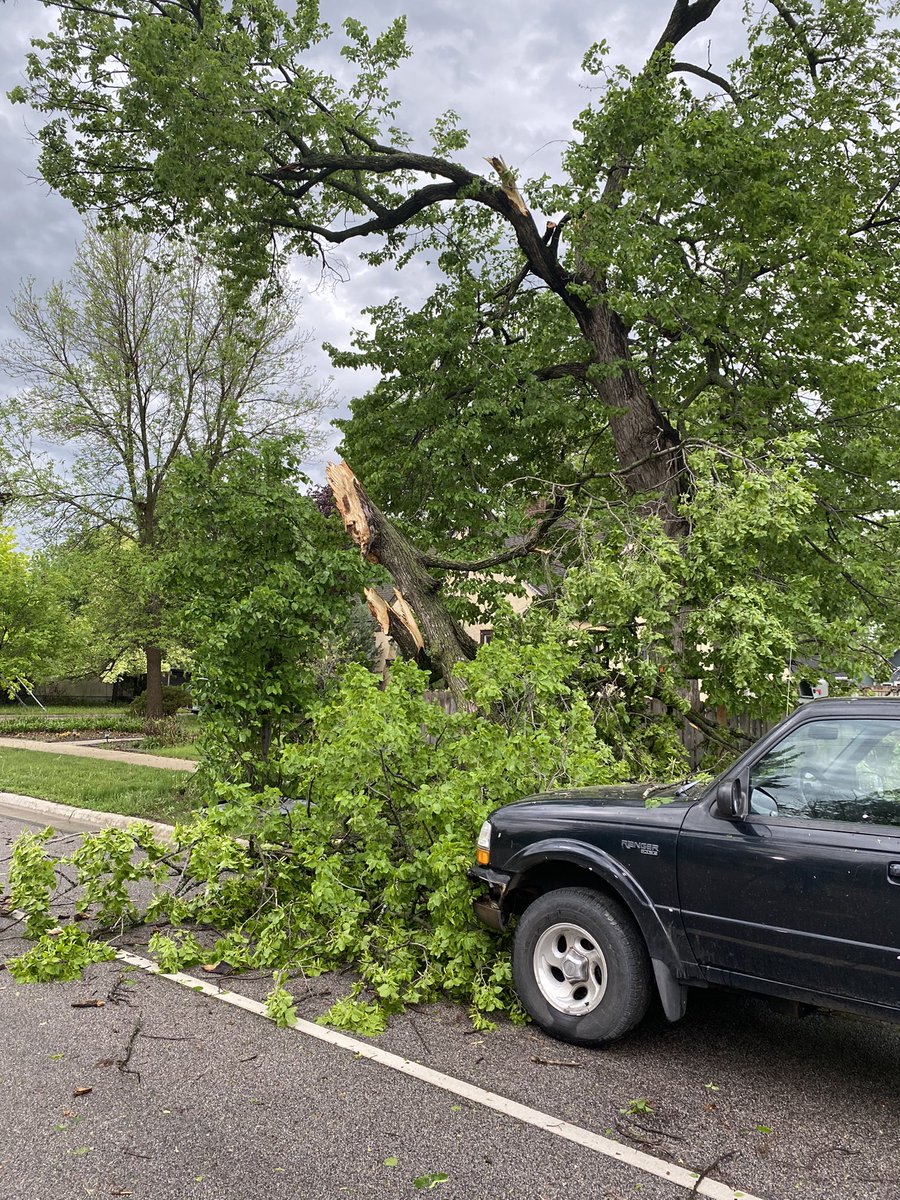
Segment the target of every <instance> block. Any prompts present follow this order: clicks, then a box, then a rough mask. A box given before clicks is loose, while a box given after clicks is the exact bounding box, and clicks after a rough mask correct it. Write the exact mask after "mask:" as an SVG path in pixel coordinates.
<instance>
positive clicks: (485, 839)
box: [475, 821, 492, 867]
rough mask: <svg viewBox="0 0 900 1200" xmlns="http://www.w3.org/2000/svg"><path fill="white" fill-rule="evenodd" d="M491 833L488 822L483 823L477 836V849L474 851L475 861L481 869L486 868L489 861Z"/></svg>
mask: <svg viewBox="0 0 900 1200" xmlns="http://www.w3.org/2000/svg"><path fill="white" fill-rule="evenodd" d="M491 832H492V830H491V823H490V821H485V823H484V824H483V825H482V827H481V831H480V832H479V834H478V841H477V843H476V845H477V846H478V849H477V850H476V851H475V861H476V862H477V863H478V864H479V866H482V867H486V866H487V865H488V863H489V862H490V861H491Z"/></svg>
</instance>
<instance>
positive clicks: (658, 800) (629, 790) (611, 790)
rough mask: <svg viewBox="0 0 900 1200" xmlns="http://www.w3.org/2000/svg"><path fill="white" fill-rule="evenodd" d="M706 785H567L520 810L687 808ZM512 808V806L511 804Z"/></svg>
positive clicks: (525, 802) (527, 801)
mask: <svg viewBox="0 0 900 1200" xmlns="http://www.w3.org/2000/svg"><path fill="white" fill-rule="evenodd" d="M704 791H705V788H704V786H703V785H702V784H700V783H614V784H609V785H608V786H605V787H582V788H566V789H565V790H562V791H558V792H540V793H538V794H537V795H535V796H528V797H526V798H525V799H524V800H519V801H518V802H517V804H516V805H515V807H516V808H517V809H519V810H522V809H523V808H525V807H527V806H530V805H540V806H541V807H542V808H543V807H550V808H556V807H558V806H565V807H567V808H588V809H595V808H650V809H653V808H659V807H660V806H663V805H664V806H665V807H666V808H668V807H670V806H673V805H674V806H675V807H677V808H687V807H688V806H689V805H691V804H694V803H696V801H697V800H698V799H699V798H700V796H701V795H702V794H703V792H704ZM507 807H510V806H507Z"/></svg>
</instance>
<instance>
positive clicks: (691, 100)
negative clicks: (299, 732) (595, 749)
mask: <svg viewBox="0 0 900 1200" xmlns="http://www.w3.org/2000/svg"><path fill="white" fill-rule="evenodd" d="M720 3H721V0H675V3H674V5H673V7H672V10H671V13H670V14H669V16H668V19H667V20H666V22H665V24H664V27H663V28H662V30H661V32H660V35H659V38H658V40H657V42H656V44H655V46H654V49H653V52H652V54H651V56H650V58H649V60H648V62H647V63H646V65H645V66H644V67H643V68H642V69H641V70H640V71H638V72H637V73H629V72H627V71H625V70H622V69H619V70H614V69H610V68H609V67H608V66H607V61H606V60H607V54H608V48H607V47H606V45H605V44H604V43H598V44H597V45H595V46H594V47H592V48H591V49H590V50H589V51H588V53H587V56H586V58H585V66H586V68H587V69H588V70H589V71H591V72H593V73H594V74H595V75H597V76H598V80H599V81H600V85H601V86H599V87H598V88H597V90H596V98H595V99H593V100H592V103H591V104H590V105H589V107H588V108H586V109H585V110H584V111H583V112H582V113H581V114H580V115H579V116H578V117H577V118H576V120H575V123H574V137H573V140H572V142H571V144H570V146H569V148H568V151H567V153H566V155H565V158H564V168H565V178H564V179H563V180H561V181H559V182H556V183H551V182H549V181H546V180H543V181H536V182H534V183H531V184H527V183H525V182H524V181H518V180H517V178H516V173H515V170H514V169H513V165H509V166H508V165H507V164H506V163H505V162H504V160H503V158H502V157H501V155H502V152H503V149H504V148H503V147H489V148H485V149H487V150H488V152H489V154H490V155H491V157H490V158H489V160H488V161H489V162H490V164H491V168H492V170H491V173H490V175H486V174H483V173H482V172H481V170H480V169H479V168H477V167H475V166H474V165H472V163H473V161H474V159H473V157H471V156H469V155H467V153H466V146H467V139H466V135H465V133H464V132H463V131H461V130H460V129H458V128H457V126H456V124H455V121H454V119H453V117H452V114H445V115H444V116H443V117H439V118H437V120H436V121H435V124H434V126H433V131H432V144H431V145H429V146H425V147H419V148H414V147H413V146H412V145H411V143H410V139H409V138H407V137H406V136H405V135H404V134H403V133H402V132H401V131H399V130H397V129H396V127H395V124H394V122H395V115H396V105H395V103H394V101H393V99H392V98H391V95H390V91H389V88H388V83H387V77H388V74H389V72H390V70H391V68H392V67H394V66H395V65H396V63H397V62H398V61H399V59H400V58H401V57H402V56H403V55H405V54H406V53H407V48H406V46H405V43H404V27H403V23H402V21H398V22H396V23H395V24H394V25H392V26H391V27H390V28H389V29H388V30H387V31H386V32H385V33H384V34H382V35H381V36H378V37H371V36H370V35H369V34H368V32H367V31H366V30H365V28H364V27H363V26H362V25H361V24H360V23H359V22H357V21H353V20H348V21H346V22H345V24H344V29H345V32H346V34H347V44H346V45H345V46H344V48H343V50H342V54H343V57H344V60H345V63H344V67H346V64H347V63H348V62H349V64H352V66H353V67H354V68H355V72H356V74H355V78H353V79H352V80H350V81H349V82H347V71H346V69H341V70H335V73H334V74H329V73H328V72H326V71H324V70H323V69H322V68H321V66H320V65H319V64H320V63H321V61H322V54H321V50H316V53H315V54H311V53H310V51H311V50H313V48H314V47H316V45H317V43H319V42H321V41H323V40H324V38H325V37H326V32H327V31H326V30H325V29H324V27H323V26H322V25H321V24H320V22H319V19H318V10H317V6H316V4H315V3H314V2H313V0H300V2H299V3H298V4H297V6H296V9H295V11H294V13H293V15H291V16H288V15H287V14H286V13H285V12H283V11H282V10H280V9H279V7H278V6H277V5H276V4H275V3H273V2H271V0H257V2H255V3H253V4H247V3H238V2H232V3H228V2H226V0H202V2H199V3H194V2H193V0H187V2H182V0H112V2H107V0H104V3H102V4H100V3H98V2H97V3H95V2H94V0H84V2H83V3H81V2H80V3H78V4H76V5H70V4H59V5H58V7H59V9H60V29H59V32H58V33H55V34H52V35H50V36H49V37H48V38H47V39H45V40H44V41H42V42H40V43H37V45H36V50H35V53H34V54H33V55H32V56H31V57H30V59H29V67H28V73H29V78H30V84H29V86H28V87H27V88H25V89H22V90H21V91H19V92H17V93H16V95H17V96H18V98H23V99H24V98H27V99H28V100H29V101H30V102H31V103H32V104H33V105H35V106H37V107H38V108H39V109H41V110H43V111H44V112H46V113H49V114H53V119H52V120H51V121H50V122H49V123H48V124H47V125H46V126H45V128H44V129H43V130H42V132H41V134H40V138H41V141H42V142H43V153H42V171H43V174H44V177H45V178H46V179H47V181H48V182H49V183H50V184H51V185H52V186H54V187H56V188H58V189H59V190H60V191H62V192H63V194H65V195H67V196H69V197H70V198H71V199H72V200H73V201H74V202H75V203H76V204H77V205H79V206H81V207H85V206H88V205H93V206H97V207H98V208H99V209H100V210H101V211H103V212H105V213H107V214H108V215H110V216H117V215H119V214H124V215H125V216H126V218H127V219H128V220H131V221H134V222H135V223H137V224H138V225H140V226H142V227H144V228H150V229H154V230H161V229H169V228H172V227H178V228H185V229H186V230H188V231H189V232H190V233H191V235H192V236H193V237H195V238H197V239H198V240H199V242H200V243H201V244H203V245H205V246H207V247H208V248H209V253H211V254H213V255H216V256H217V257H218V260H219V261H220V262H222V263H226V262H227V263H228V265H229V268H230V270H231V272H232V274H233V275H234V276H235V278H236V279H237V280H239V281H243V282H244V283H245V284H249V283H252V282H253V281H255V280H257V279H259V278H261V277H263V276H264V275H265V274H266V273H267V272H268V271H269V269H270V266H271V262H272V258H273V255H275V256H277V255H278V254H279V253H292V252H299V253H302V254H307V255H313V256H321V257H325V258H327V255H328V253H329V251H330V249H331V248H332V247H336V246H340V245H341V244H344V243H347V242H352V241H354V240H359V241H361V242H362V244H363V245H364V246H365V247H366V248H367V252H368V253H369V254H370V255H371V256H372V257H373V259H374V260H375V261H383V260H385V259H390V258H394V259H396V260H397V261H398V263H399V264H400V265H402V263H403V262H404V261H406V258H407V257H408V256H409V255H410V254H412V253H414V252H415V251H416V250H418V249H421V248H423V247H424V248H425V250H426V253H429V254H431V255H434V254H436V255H437V259H438V263H439V266H440V268H441V270H442V272H443V277H442V278H441V279H440V281H439V283H438V286H437V288H436V291H435V294H434V296H433V297H432V298H431V299H430V300H429V301H428V302H427V303H426V304H425V305H424V306H423V308H422V309H421V310H420V311H418V312H412V311H409V310H407V309H406V308H404V307H403V306H402V305H401V304H400V303H399V302H396V303H394V304H392V305H388V306H387V307H386V308H384V309H382V310H378V311H376V312H375V313H374V314H373V318H374V333H373V335H372V336H371V338H365V337H363V338H360V339H359V341H358V345H357V348H356V351H355V352H353V353H350V354H345V355H344V357H343V361H344V362H363V361H366V362H371V363H374V364H375V365H377V366H378V367H379V368H380V369H381V370H382V372H383V373H384V381H383V383H382V384H381V385H380V386H379V387H378V388H376V389H375V391H374V392H373V393H372V394H371V395H370V396H369V397H367V398H365V399H364V400H361V401H360V402H359V403H358V404H357V405H356V407H355V409H354V414H353V417H352V420H351V422H350V423H349V425H348V426H347V428H346V444H347V447H348V453H349V454H351V455H352V462H353V465H354V467H355V468H356V470H357V471H359V473H360V475H362V476H363V478H364V479H365V480H366V482H367V483H368V485H369V487H370V489H371V491H372V493H373V495H375V496H376V497H377V499H378V500H379V501H380V505H381V506H380V507H379V506H378V505H376V504H375V503H373V502H372V500H371V499H370V498H369V497H368V496H367V495H366V493H365V492H364V491H363V490H362V488H361V486H360V485H359V483H358V482H357V481H356V480H354V479H352V478H349V477H348V476H347V474H346V473H342V474H340V475H336V476H335V477H334V478H335V482H336V485H337V491H338V493H339V499H340V502H341V505H342V511H343V513H344V515H345V519H346V521H347V523H348V528H349V529H350V530H351V532H352V533H353V535H354V537H355V538H356V540H357V541H358V543H359V545H360V547H361V549H362V550H363V551H364V553H366V554H367V555H368V556H369V557H370V558H373V559H377V560H380V561H382V562H383V563H384V564H385V565H386V566H387V568H388V569H389V570H390V571H391V572H392V574H393V575H394V578H395V581H396V582H397V584H398V589H399V591H400V592H401V593H402V595H401V598H400V600H399V601H398V604H397V606H396V612H395V617H394V619H395V621H396V623H397V625H398V630H399V629H400V628H402V630H403V634H404V636H406V637H407V638H408V640H409V641H410V644H411V646H412V648H413V649H415V647H416V641H417V638H419V639H421V640H424V641H425V643H426V644H427V647H428V649H429V650H430V653H431V656H432V658H433V659H434V660H436V661H437V662H438V663H439V664H440V665H441V666H442V667H443V668H444V669H445V670H446V671H449V670H450V669H451V668H452V664H453V662H454V661H455V660H458V659H459V658H465V657H468V656H470V655H471V654H472V653H473V652H474V646H473V645H472V644H471V642H470V641H469V640H468V639H467V638H466V637H465V635H464V634H463V633H462V631H461V629H460V627H459V626H458V624H457V623H456V622H455V621H454V619H453V618H452V617H450V616H449V615H448V614H447V612H446V606H445V605H444V603H443V600H442V598H441V595H440V588H441V581H442V580H443V579H444V578H445V577H446V576H447V575H448V574H449V575H450V576H454V575H457V574H459V573H460V572H462V573H464V574H465V573H469V574H470V573H472V572H473V571H474V572H480V573H482V574H483V573H485V572H488V573H489V572H492V571H494V572H495V571H497V570H499V569H501V568H502V569H503V570H504V571H512V570H515V569H516V568H515V564H516V563H517V562H521V561H522V559H523V557H525V556H527V555H529V554H531V552H532V551H535V550H544V551H547V550H548V549H552V550H553V552H554V553H555V554H556V556H557V557H558V558H559V560H560V561H561V562H562V563H563V564H566V563H567V562H569V561H571V557H570V558H569V559H567V555H570V550H569V549H567V547H566V546H564V545H563V542H564V541H566V539H568V541H569V542H570V543H572V544H578V545H579V548H580V550H581V551H582V557H587V558H588V559H591V558H592V557H593V559H594V561H593V562H589V563H588V564H587V567H586V568H585V569H584V572H583V574H582V576H581V577H580V580H581V582H580V584H579V579H578V577H576V578H575V593H576V598H575V601H573V604H574V607H573V615H575V616H578V617H580V618H581V619H585V620H590V621H593V622H598V623H599V622H602V623H605V624H609V623H610V618H611V616H616V617H619V618H621V622H622V623H624V624H627V625H629V626H630V628H631V630H632V634H633V639H632V644H633V646H634V647H636V648H637V650H639V651H640V650H641V645H642V643H641V637H642V636H644V635H643V634H642V633H641V630H642V629H644V628H645V627H647V623H648V622H649V625H650V627H653V628H657V626H656V625H654V619H655V618H656V617H659V618H660V622H659V625H658V628H661V627H662V625H663V624H667V626H668V629H667V633H666V635H665V638H666V640H667V642H668V644H670V645H672V646H674V647H676V648H677V649H679V650H680V649H682V648H684V649H686V650H689V651H690V654H691V655H693V659H694V661H693V662H692V663H691V664H689V666H688V667H686V669H687V670H689V671H690V672H694V673H705V674H707V675H711V676H713V677H714V678H715V677H717V678H719V679H721V678H722V677H723V676H724V675H726V674H727V673H728V672H729V671H730V670H731V671H733V672H734V673H735V675H736V677H740V680H741V687H742V688H743V689H744V690H747V689H748V688H749V689H751V690H752V688H753V686H754V685H755V684H757V683H758V680H757V679H755V678H754V671H755V672H756V675H757V676H759V675H760V673H762V675H763V676H766V675H772V676H774V675H776V674H777V670H776V667H777V664H778V662H779V661H781V660H782V658H783V656H786V655H787V653H788V652H789V650H791V649H793V648H794V647H796V648H797V649H798V650H803V651H804V652H805V653H807V654H809V653H812V652H814V651H817V652H823V651H826V650H827V649H828V648H829V647H830V648H831V649H834V648H835V647H837V646H840V647H841V649H842V652H843V653H845V655H847V656H851V655H852V651H851V650H850V649H848V645H850V644H854V645H855V644H856V643H860V644H862V643H865V642H866V641H867V640H868V639H870V638H871V637H872V636H878V635H879V634H882V633H883V632H884V631H885V630H887V629H896V628H897V625H898V622H897V602H896V596H897V594H898V593H897V588H896V578H895V572H894V567H893V564H894V563H895V562H896V561H897V554H896V550H897V545H896V540H897V539H896V526H895V523H894V517H893V514H894V513H895V512H896V511H897V510H898V503H897V472H896V467H895V460H896V455H895V450H894V448H895V447H896V445H897V441H898V434H900V418H898V406H897V403H896V396H897V382H898V381H897V365H896V362H895V354H894V347H895V346H896V342H897V332H898V316H900V306H898V294H897V289H896V285H895V271H894V264H895V262H896V260H897V252H898V249H900V244H898V243H900V187H898V180H900V158H898V142H900V122H898V119H897V118H898V113H897V97H898V90H900V88H898V51H897V38H896V30H895V29H894V28H893V25H892V22H893V16H892V13H891V12H890V11H889V8H888V6H883V5H882V4H880V3H878V2H877V0H818V2H816V0H796V2H794V3H790V4H789V3H787V0H771V2H770V3H769V4H767V5H765V6H763V8H762V10H761V12H759V13H758V14H756V15H754V16H752V18H751V19H750V20H749V23H748V26H747V37H748V49H747V52H746V54H745V55H744V56H743V57H742V58H740V59H738V60H737V61H736V62H735V63H733V64H732V65H731V67H730V68H721V69H717V70H713V69H712V68H711V67H709V66H704V65H700V64H693V63H690V62H685V61H683V60H681V59H680V58H679V54H678V47H679V45H680V44H681V43H682V42H683V41H684V40H685V39H686V38H687V37H688V35H690V34H691V33H693V32H694V31H695V30H697V29H698V27H700V26H702V25H703V23H704V22H705V21H707V20H708V19H709V18H710V16H711V15H712V14H713V12H714V11H715V10H716V9H717V8H719V6H720ZM538 213H543V214H544V216H543V218H542V217H539V216H538V215H536V214H538ZM548 218H549V219H548ZM398 460H399V465H398ZM383 509H384V510H387V511H388V512H389V513H391V514H393V515H394V516H400V517H401V518H406V519H407V520H408V521H409V522H410V526H411V525H412V523H413V522H414V523H415V525H416V526H417V527H419V528H420V529H421V528H422V527H424V529H425V531H426V537H425V538H424V539H423V538H422V537H419V538H416V539H414V540H411V539H410V537H409V536H408V533H409V528H407V530H406V532H404V531H403V530H402V529H400V528H398V527H397V526H396V524H395V523H394V522H393V521H391V520H389V519H388V518H386V517H385V516H384V513H383V511H382V510H383ZM538 514H539V515H538ZM463 532H465V533H467V534H468V535H469V538H470V541H471V543H472V547H473V549H474V552H475V553H474V556H473V555H470V556H469V560H468V561H467V562H461V561H459V559H460V549H461V546H460V536H461V534H462V533H463ZM564 535H565V536H564ZM585 546H587V547H588V548H589V553H588V554H587V555H585V554H584V553H583V552H584V549H585ZM426 547H427V548H426ZM546 560H547V555H546V554H545V555H543V556H542V558H541V560H540V561H546ZM526 561H531V560H530V559H528V560H526ZM613 563H614V564H615V566H616V578H617V579H618V582H619V584H620V583H621V580H622V579H629V581H630V584H629V586H630V588H631V593H632V595H633V596H634V597H638V598H639V600H638V601H637V603H639V607H637V608H635V606H634V603H632V602H630V601H629V600H628V598H627V597H625V596H624V595H622V594H621V588H619V591H618V592H617V590H616V588H617V586H618V585H617V583H616V578H614V577H613V575H612V574H611V571H610V567H611V565H612V564H613ZM635 563H639V564H641V566H640V570H639V571H638V573H637V574H635V570H636V569H637V568H635ZM641 571H642V572H643V573H641ZM592 586H593V587H594V588H595V589H596V587H601V590H603V591H604V595H603V597H602V598H601V602H600V604H599V606H598V605H597V604H595V603H592V602H590V599H589V598H587V599H586V596H587V593H588V592H590V589H591V587H592ZM579 587H581V591H580V592H579ZM404 600H408V601H409V602H410V603H411V604H412V607H413V609H414V610H415V613H416V616H417V617H418V626H419V628H416V624H417V623H416V621H415V620H410V619H407V618H408V617H409V614H408V610H407V609H406V607H405V605H404ZM579 605H580V607H579ZM736 630H737V632H738V635H739V636H737V637H736V636H735V631H736ZM773 631H774V632H773ZM757 638H762V639H763V641H764V642H765V651H766V652H765V654H764V655H763V656H762V658H759V657H757V659H756V660H755V664H756V665H755V667H753V666H752V663H751V659H752V657H753V656H752V654H751V653H750V652H749V650H748V648H747V646H748V643H752V642H753V641H754V639H757ZM729 639H730V644H732V646H733V654H732V656H731V658H730V659H729V658H722V659H720V660H719V661H716V654H717V653H718V649H717V647H719V646H720V645H724V644H725V642H727V641H728V640H729ZM643 649H644V651H645V652H646V650H647V640H646V638H645V640H644V643H643ZM615 652H617V651H616V649H615V648H612V650H611V653H615ZM651 690H653V689H651Z"/></svg>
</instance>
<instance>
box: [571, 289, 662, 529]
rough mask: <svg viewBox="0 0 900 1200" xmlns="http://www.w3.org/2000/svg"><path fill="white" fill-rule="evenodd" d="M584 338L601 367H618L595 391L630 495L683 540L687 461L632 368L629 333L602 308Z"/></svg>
mask: <svg viewBox="0 0 900 1200" xmlns="http://www.w3.org/2000/svg"><path fill="white" fill-rule="evenodd" d="M584 333H585V336H586V337H587V338H588V340H589V341H590V342H591V344H592V345H593V347H594V352H595V354H596V357H597V361H598V363H600V364H604V365H607V366H609V365H612V364H619V365H618V367H617V368H616V371H615V373H614V374H605V375H604V376H603V377H602V378H601V379H600V380H599V381H598V382H597V385H596V386H597V390H598V392H599V393H600V396H601V398H602V399H603V402H604V403H605V404H607V405H608V406H609V408H610V409H611V413H610V418H609V427H610V432H611V434H612V439H613V444H614V445H615V449H616V458H617V459H618V463H619V473H620V476H621V478H622V481H623V484H624V486H625V488H626V490H627V492H628V494H629V495H631V496H635V497H641V496H646V501H645V503H644V504H643V508H644V511H646V512H647V513H654V514H655V515H656V516H658V517H659V518H660V520H661V521H662V523H663V526H664V528H665V530H666V532H667V533H668V534H669V536H670V537H675V538H678V537H681V536H683V534H684V533H685V532H686V526H685V522H684V520H683V518H682V517H681V516H679V514H678V512H677V504H678V499H679V497H680V495H681V493H682V491H683V490H684V486H685V461H684V450H683V447H682V445H681V438H680V436H679V434H678V431H677V430H676V429H675V428H674V427H673V426H672V425H671V423H670V422H669V421H667V420H666V418H665V416H664V415H663V413H662V412H661V410H660V408H659V405H658V404H657V403H656V401H655V400H654V399H653V397H652V396H651V395H650V393H649V392H648V391H647V389H646V387H645V386H644V382H643V380H642V379H641V377H640V375H639V374H638V373H637V372H636V371H635V370H634V368H633V367H631V366H630V365H629V363H630V360H631V352H630V349H629V346H628V333H627V330H626V328H625V326H624V325H623V324H622V322H621V320H620V319H619V317H618V316H616V314H615V313H613V312H611V311H610V310H609V309H608V308H606V307H605V306H603V305H601V306H598V307H597V308H595V309H594V310H593V312H592V313H591V316H590V319H589V321H588V323H587V326H586V328H585V329H584Z"/></svg>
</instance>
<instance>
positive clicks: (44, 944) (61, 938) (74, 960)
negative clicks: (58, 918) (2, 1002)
mask: <svg viewBox="0 0 900 1200" xmlns="http://www.w3.org/2000/svg"><path fill="white" fill-rule="evenodd" d="M115 956H116V952H115V950H114V949H113V947H112V946H110V945H108V944H107V943H106V942H97V941H93V940H92V939H91V937H90V936H89V934H88V932H87V930H85V929H82V928H81V927H80V926H78V925H67V926H66V927H65V928H64V929H62V930H61V931H60V932H59V933H55V934H53V935H51V934H48V933H45V934H43V935H42V936H41V937H40V938H39V939H38V941H37V942H36V943H35V944H34V945H33V946H32V947H31V949H30V950H27V951H26V952H25V953H24V954H20V955H19V957H18V958H10V959H7V962H6V966H7V968H8V970H9V973H10V974H11V975H12V977H13V979H15V980H16V982H17V983H62V982H65V981H67V980H71V979H78V978H79V977H80V976H81V973H82V971H83V970H84V968H85V967H86V966H88V965H89V964H90V963H99V962H108V961H109V960H110V959H112V958H115Z"/></svg>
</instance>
